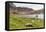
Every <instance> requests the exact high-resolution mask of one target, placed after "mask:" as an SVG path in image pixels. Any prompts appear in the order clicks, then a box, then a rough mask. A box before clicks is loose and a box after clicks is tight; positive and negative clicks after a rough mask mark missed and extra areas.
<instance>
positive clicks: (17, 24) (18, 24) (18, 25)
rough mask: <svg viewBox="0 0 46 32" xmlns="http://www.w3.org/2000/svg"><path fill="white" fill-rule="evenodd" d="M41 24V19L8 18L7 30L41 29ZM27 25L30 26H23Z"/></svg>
mask: <svg viewBox="0 0 46 32" xmlns="http://www.w3.org/2000/svg"><path fill="white" fill-rule="evenodd" d="M43 22H44V21H43V20H42V19H35V18H25V17H17V16H10V22H9V23H10V24H9V26H10V28H9V29H23V28H40V27H43V24H44V23H43ZM27 23H30V24H32V26H31V27H26V25H25V24H27Z"/></svg>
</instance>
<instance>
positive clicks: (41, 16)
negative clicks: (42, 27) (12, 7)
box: [17, 14, 44, 19]
mask: <svg viewBox="0 0 46 32" xmlns="http://www.w3.org/2000/svg"><path fill="white" fill-rule="evenodd" d="M36 15H38V17H37V18H41V19H43V18H44V14H32V15H17V16H19V17H27V18H35V17H36Z"/></svg>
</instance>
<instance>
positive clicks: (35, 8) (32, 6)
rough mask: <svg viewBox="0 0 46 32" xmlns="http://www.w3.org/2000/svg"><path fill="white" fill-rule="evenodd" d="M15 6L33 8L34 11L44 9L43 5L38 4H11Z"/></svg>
mask: <svg viewBox="0 0 46 32" xmlns="http://www.w3.org/2000/svg"><path fill="white" fill-rule="evenodd" d="M13 4H14V5H16V7H28V8H33V9H34V10H39V9H42V8H44V6H43V5H40V4H24V3H13Z"/></svg>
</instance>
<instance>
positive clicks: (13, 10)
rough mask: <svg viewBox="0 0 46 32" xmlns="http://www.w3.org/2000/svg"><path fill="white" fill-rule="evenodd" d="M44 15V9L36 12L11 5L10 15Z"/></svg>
mask: <svg viewBox="0 0 46 32" xmlns="http://www.w3.org/2000/svg"><path fill="white" fill-rule="evenodd" d="M40 13H44V9H40V10H37V11H36V10H34V9H32V8H27V7H16V6H15V5H13V4H10V14H40Z"/></svg>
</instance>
